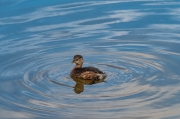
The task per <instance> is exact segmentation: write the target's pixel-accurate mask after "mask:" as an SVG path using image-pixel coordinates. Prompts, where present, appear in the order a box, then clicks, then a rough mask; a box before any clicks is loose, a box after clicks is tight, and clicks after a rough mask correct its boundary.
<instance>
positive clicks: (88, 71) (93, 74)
mask: <svg viewBox="0 0 180 119" xmlns="http://www.w3.org/2000/svg"><path fill="white" fill-rule="evenodd" d="M73 63H75V64H76V65H75V67H74V68H73V69H72V71H71V73H70V77H71V78H73V79H81V80H92V81H99V80H104V79H105V78H106V74H105V73H104V72H102V71H101V70H99V69H98V68H95V67H82V65H83V57H82V56H81V55H75V56H74V60H73Z"/></svg>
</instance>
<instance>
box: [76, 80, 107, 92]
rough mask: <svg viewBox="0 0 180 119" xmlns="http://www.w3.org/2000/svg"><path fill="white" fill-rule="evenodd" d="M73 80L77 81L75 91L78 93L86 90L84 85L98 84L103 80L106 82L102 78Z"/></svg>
mask: <svg viewBox="0 0 180 119" xmlns="http://www.w3.org/2000/svg"><path fill="white" fill-rule="evenodd" d="M73 80H74V81H75V82H76V84H75V86H74V92H75V93H77V94H80V93H82V92H83V91H84V85H93V84H97V83H101V82H106V81H104V79H100V80H93V81H92V80H88V79H87V80H86V79H83V80H82V79H77V78H73Z"/></svg>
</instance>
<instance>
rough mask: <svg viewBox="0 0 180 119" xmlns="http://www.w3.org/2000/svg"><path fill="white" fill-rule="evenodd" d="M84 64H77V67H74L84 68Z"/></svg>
mask: <svg viewBox="0 0 180 119" xmlns="http://www.w3.org/2000/svg"><path fill="white" fill-rule="evenodd" d="M82 65H83V64H76V65H75V67H74V69H76V68H82Z"/></svg>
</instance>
